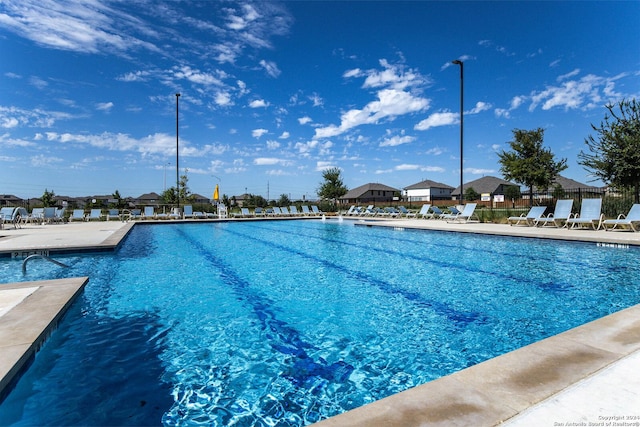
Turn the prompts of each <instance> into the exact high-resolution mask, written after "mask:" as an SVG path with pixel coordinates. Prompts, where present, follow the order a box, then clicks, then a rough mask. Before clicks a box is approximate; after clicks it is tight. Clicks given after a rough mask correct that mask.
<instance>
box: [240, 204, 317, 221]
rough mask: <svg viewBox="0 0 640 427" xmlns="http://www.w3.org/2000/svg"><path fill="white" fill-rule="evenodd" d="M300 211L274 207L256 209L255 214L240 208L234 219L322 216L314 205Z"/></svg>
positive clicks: (294, 208) (305, 206)
mask: <svg viewBox="0 0 640 427" xmlns="http://www.w3.org/2000/svg"><path fill="white" fill-rule="evenodd" d="M300 209H301V210H300V211H299V210H298V207H297V206H294V205H291V206H289V207H288V208H287V207H286V206H283V207H279V206H274V207H272V208H260V207H258V208H255V209H254V211H253V212H251V211H250V210H249V208H240V212H239V213H235V214H233V216H234V218H258V217H283V216H284V217H292V216H322V215H323V214H324V212H322V211H321V210H320V209H319V208H318V207H317V206H315V205H313V206H311V208H309V206H307V205H302V206H301V207H300Z"/></svg>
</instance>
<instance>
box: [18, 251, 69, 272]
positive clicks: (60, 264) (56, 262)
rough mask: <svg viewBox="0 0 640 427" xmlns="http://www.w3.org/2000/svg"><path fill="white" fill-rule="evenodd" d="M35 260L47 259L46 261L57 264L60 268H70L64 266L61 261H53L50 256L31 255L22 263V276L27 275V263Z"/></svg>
mask: <svg viewBox="0 0 640 427" xmlns="http://www.w3.org/2000/svg"><path fill="white" fill-rule="evenodd" d="M33 258H42V259H45V260H47V261H49V262H52V263H54V264H56V265H59V266H60V267H65V268H69V266H68V265H66V264H63V263H61V262H60V261H56V260H55V259H53V258H49V257H48V256H46V255H41V254H33V255H29V256H28V257H26V258H25V259H24V261H22V274H27V261H29V260H30V259H33Z"/></svg>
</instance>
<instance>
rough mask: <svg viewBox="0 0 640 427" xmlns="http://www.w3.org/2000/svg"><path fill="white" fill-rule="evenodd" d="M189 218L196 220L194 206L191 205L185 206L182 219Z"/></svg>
mask: <svg viewBox="0 0 640 427" xmlns="http://www.w3.org/2000/svg"><path fill="white" fill-rule="evenodd" d="M187 218H195V215H194V213H193V206H191V205H185V206H184V209H183V211H182V219H187Z"/></svg>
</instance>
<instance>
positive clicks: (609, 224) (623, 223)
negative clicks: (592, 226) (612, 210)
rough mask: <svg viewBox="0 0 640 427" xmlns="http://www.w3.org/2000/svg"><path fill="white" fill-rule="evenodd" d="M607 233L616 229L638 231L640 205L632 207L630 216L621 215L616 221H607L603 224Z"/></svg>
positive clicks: (639, 225)
mask: <svg viewBox="0 0 640 427" xmlns="http://www.w3.org/2000/svg"><path fill="white" fill-rule="evenodd" d="M602 226H603V227H604V230H605V231H608V230H615V229H618V228H619V229H627V230H631V231H638V227H640V204H638V203H636V204H635V205H633V206H631V209H629V213H628V214H626V215H625V214H620V215H618V217H617V218H616V219H606V220H604V221H603V222H602Z"/></svg>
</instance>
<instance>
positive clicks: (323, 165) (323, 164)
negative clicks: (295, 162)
mask: <svg viewBox="0 0 640 427" xmlns="http://www.w3.org/2000/svg"><path fill="white" fill-rule="evenodd" d="M337 167H338V166H337V165H336V164H335V162H328V161H318V162H316V172H322V171H324V170H326V169H331V168H337Z"/></svg>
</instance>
